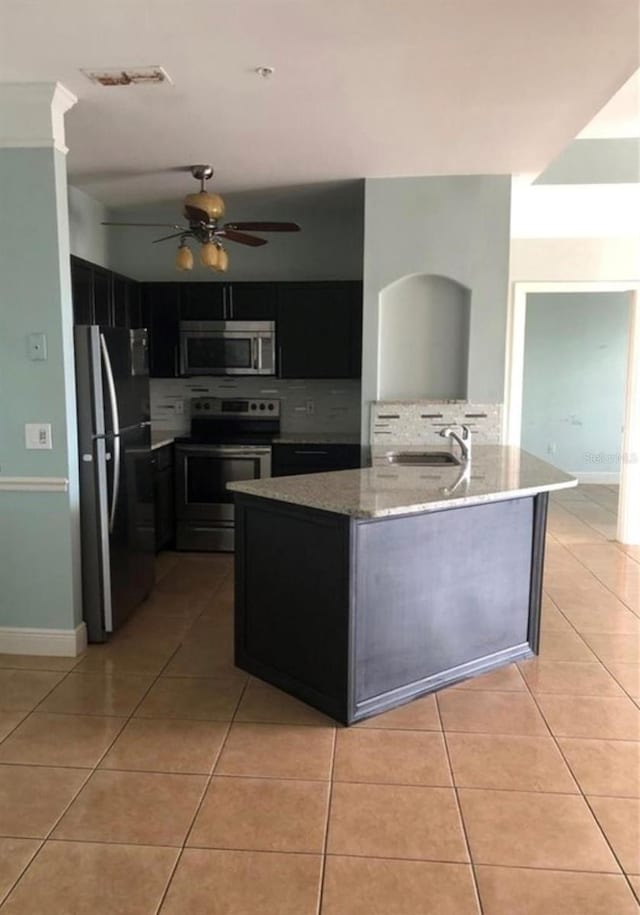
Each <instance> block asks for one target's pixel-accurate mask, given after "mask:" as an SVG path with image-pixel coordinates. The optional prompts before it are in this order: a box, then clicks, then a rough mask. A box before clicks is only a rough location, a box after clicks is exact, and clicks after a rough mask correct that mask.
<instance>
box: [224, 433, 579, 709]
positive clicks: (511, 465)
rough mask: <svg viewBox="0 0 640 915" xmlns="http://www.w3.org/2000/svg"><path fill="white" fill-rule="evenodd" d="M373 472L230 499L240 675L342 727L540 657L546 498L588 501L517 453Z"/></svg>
mask: <svg viewBox="0 0 640 915" xmlns="http://www.w3.org/2000/svg"><path fill="white" fill-rule="evenodd" d="M420 450H421V451H422V452H425V451H428V450H429V449H425V448H422V449H420ZM372 461H373V462H372V466H371V467H367V468H363V469H361V470H344V471H338V472H334V473H320V474H313V475H308V476H296V477H281V478H278V479H265V480H258V481H253V482H246V483H233V484H230V485H229V488H230V489H232V490H233V491H234V493H235V500H236V632H235V652H236V664H237V665H238V666H239V667H241V668H243V669H244V670H247V671H249V672H250V673H252V674H254V675H255V676H257V677H260V678H262V679H263V680H266V681H268V682H269V683H273V684H274V685H276V686H278V687H280V688H281V689H283V690H285V691H287V692H289V693H291V694H292V695H294V696H296V697H298V698H299V699H302V700H304V701H305V702H307V703H309V704H310V705H312V706H315V707H316V708H318V709H320V710H322V711H323V712H326V713H327V714H329V715H331V716H332V717H333V718H335V719H337V720H338V721H341V722H343V723H344V724H352V723H354V722H356V721H359V720H361V719H364V718H368V717H370V716H371V715H375V714H377V713H379V712H382V711H386V710H388V709H391V708H394V707H396V706H398V705H401V704H403V703H405V702H407V701H409V700H411V699H413V698H415V697H416V696H419V695H422V694H424V693H428V692H431V691H433V690H436V689H440V688H442V687H444V686H448V685H449V684H451V683H455V682H456V681H459V680H462V679H465V678H467V677H470V676H474V675H476V674H479V673H483V672H485V671H488V670H492V669H493V668H496V667H499V666H501V665H503V664H507V663H510V662H512V661H515V660H518V659H520V658H527V657H531V656H532V655H533V654H536V653H537V652H538V645H539V632H540V609H541V595H542V574H543V561H544V539H545V529H546V517H547V502H548V493H549V492H550V491H552V490H558V489H564V488H567V487H570V486H575V485H576V481H575V479H573V478H572V477H570V476H568V475H567V474H566V473H563V472H562V471H560V470H558V469H557V468H555V467H552V466H551V465H549V464H547V463H545V462H544V461H541V460H539V459H538V458H535V457H533V456H532V455H530V454H528V453H527V452H525V451H522V450H520V449H519V448H512V447H507V446H498V445H484V446H476V448H475V449H474V455H473V460H472V462H471V464H470V465H467V466H465V465H464V464H462V465H452V464H446V465H442V466H440V465H435V466H431V465H426V466H411V465H409V466H407V465H402V466H399V465H398V464H395V463H389V461H388V460H387V458H386V457H385V455H384V454H383V453H382V454H381V453H377V454H376V453H375V452H374V456H373V459H372Z"/></svg>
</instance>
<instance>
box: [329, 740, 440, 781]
mask: <svg viewBox="0 0 640 915" xmlns="http://www.w3.org/2000/svg"><path fill="white" fill-rule="evenodd" d="M333 778H334V781H342V782H377V783H380V784H399V785H433V786H437V785H450V784H451V773H450V771H449V763H448V761H447V753H446V748H445V744H444V739H443V736H442V734H440V733H436V732H429V731H391V730H379V731H378V730H374V729H364V728H351V729H349V730H347V729H344V730H339V731H338V732H337V735H336V755H335V763H334V771H333Z"/></svg>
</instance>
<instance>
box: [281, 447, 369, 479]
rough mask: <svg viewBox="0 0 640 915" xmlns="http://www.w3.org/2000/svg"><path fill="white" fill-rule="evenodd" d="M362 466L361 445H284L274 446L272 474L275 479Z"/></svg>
mask: <svg viewBox="0 0 640 915" xmlns="http://www.w3.org/2000/svg"><path fill="white" fill-rule="evenodd" d="M359 466H360V446H359V445H334V444H325V443H318V444H312V443H309V444H304V445H293V444H282V445H277V444H276V445H274V446H273V460H272V474H273V476H274V477H278V476H280V477H283V476H293V475H295V474H300V473H323V472H326V471H329V470H349V469H352V468H355V467H359Z"/></svg>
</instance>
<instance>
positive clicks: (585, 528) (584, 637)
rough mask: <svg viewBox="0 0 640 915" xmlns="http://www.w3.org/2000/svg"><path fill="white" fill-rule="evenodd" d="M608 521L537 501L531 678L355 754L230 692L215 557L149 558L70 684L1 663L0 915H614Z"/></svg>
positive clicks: (487, 690) (290, 709)
mask: <svg viewBox="0 0 640 915" xmlns="http://www.w3.org/2000/svg"><path fill="white" fill-rule="evenodd" d="M616 497H617V494H616V492H615V490H614V489H612V488H609V487H588V488H587V487H581V488H580V489H578V490H574V491H570V492H567V493H564V494H560V495H559V496H557V497H555V498H554V499H553V500H552V506H551V512H550V523H549V536H548V546H547V566H546V577H545V599H544V600H545V602H544V614H543V641H542V652H541V655H540V658H538V659H536V660H532V661H528V662H525V663H523V664H520V665H517V666H516V665H513V666H511V667H509V668H505V669H502V670H500V671H497V672H495V673H492V674H489V675H487V676H484V677H480V678H477V679H474V680H470V681H467V682H466V683H462V684H460V685H459V686H456V687H454V688H451V689H447V690H444V691H442V692H440V693H439V694H438V695H437V696H433V695H432V696H427V697H426V698H423V699H420V700H417V701H416V702H414V703H412V704H411V705H408V706H405V707H403V708H401V709H398V710H396V711H393V712H389V713H387V714H384V715H381V716H379V717H377V718H375V719H372V720H370V721H368V722H366V723H364V724H363V725H360V726H357V727H355V728H350V729H344V728H339V727H335V726H334V724H333V723H332V722H331V721H330V720H329V719H327V718H325V717H324V716H323V715H321V714H319V713H317V712H315V711H314V710H313V709H310V708H308V707H307V706H304V705H302V704H301V703H298V702H296V701H295V700H293V699H292V698H290V697H289V696H287V695H285V694H283V693H280V692H279V691H277V690H275V689H272V688H270V687H268V686H266V685H264V684H262V683H261V682H259V681H257V680H253V679H250V678H248V677H247V676H245V675H244V674H243V673H242V672H241V671H238V670H237V669H235V668H234V666H233V663H232V605H233V584H232V562H231V559H230V558H229V557H228V556H220V555H178V554H164V555H162V556H161V557H160V559H159V561H158V586H157V590H156V592H155V593H154V595H153V597H152V598H151V600H149V601H148V602H147V604H146V605H145V606H144V607H142V608H141V610H140V611H139V612H138V613H137V614H136V616H135V618H134V619H133V620H131V622H130V624H129V625H128V626H126V628H125V629H124V630H123V631H122V632H120V633H119V634H118V635H117V636H116V638H114V639H113V641H112V642H111V643H110V644H109V645H107V646H92V647H90V648H89V651H88V652H87V653H86V655H85V656H84V657H83V658H81V659H73V660H71V659H60V658H52V659H47V658H30V657H13V656H3V657H0V900H4V902H3V904H1V905H0V913H1V915H43V913H47V915H69V913H73V915H83V913H87V915H89V913H91V915H152V913H160V915H318V913H321V915H390V913H393V915H429V913H438V915H480V913H481V915H631V913H636V915H637V913H638V912H639V911H640V906H639V905H638V901H637V899H640V709H639V700H640V664H639V660H640V659H639V655H638V646H639V643H640V550H638V549H634V548H626V549H625V548H623V547H621V546H620V545H618V544H615V543H613V542H611V540H610V539H609V538H610V537H611V536H613V532H614V529H615V528H614V524H615V504H616ZM634 891H635V893H636V894H638V895H637V897H636V896H634Z"/></svg>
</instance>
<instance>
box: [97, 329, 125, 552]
mask: <svg viewBox="0 0 640 915" xmlns="http://www.w3.org/2000/svg"><path fill="white" fill-rule="evenodd" d="M100 349H101V350H102V359H103V364H104V372H105V376H106V379H107V388H108V390H109V401H110V403H111V421H112V426H113V490H112V493H111V510H110V512H109V533H110V534H111V533H113V525H114V521H115V517H116V505H117V504H118V493H119V490H120V414H119V412H118V398H117V397H116V383H115V380H114V378H113V368H112V366H111V359H110V358H109V350H108V348H107V341H106V340H105V338H104V334H100Z"/></svg>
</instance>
